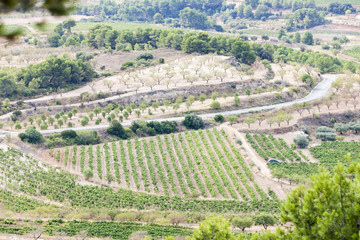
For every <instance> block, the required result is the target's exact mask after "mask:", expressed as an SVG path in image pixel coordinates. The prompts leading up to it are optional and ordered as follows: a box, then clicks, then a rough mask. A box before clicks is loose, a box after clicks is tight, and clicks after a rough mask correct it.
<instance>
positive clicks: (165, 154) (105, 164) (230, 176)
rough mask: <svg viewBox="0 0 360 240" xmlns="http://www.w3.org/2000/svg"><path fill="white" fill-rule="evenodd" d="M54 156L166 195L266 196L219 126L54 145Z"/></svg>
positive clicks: (75, 167) (119, 182)
mask: <svg viewBox="0 0 360 240" xmlns="http://www.w3.org/2000/svg"><path fill="white" fill-rule="evenodd" d="M50 155H51V156H53V158H54V159H55V161H58V162H59V163H60V164H63V165H65V167H67V168H68V169H73V170H75V171H78V172H82V173H84V172H85V171H89V170H88V169H90V170H91V171H92V172H93V175H94V176H93V178H94V179H97V180H103V181H108V182H112V183H113V184H116V185H117V186H118V187H121V188H124V189H130V190H136V191H139V192H144V193H151V194H160V195H165V196H181V197H184V196H186V197H190V196H191V197H197V196H201V197H202V198H206V199H236V200H244V201H247V200H251V199H266V198H268V197H269V196H268V194H267V193H266V192H267V191H268V190H267V189H261V187H259V186H258V184H257V183H256V182H255V181H254V177H253V174H252V172H251V171H250V169H249V167H248V165H247V164H246V163H245V162H244V160H243V158H242V156H241V154H240V153H239V151H238V150H237V148H236V147H235V146H234V144H233V143H232V141H231V140H230V139H229V137H228V136H227V135H226V133H225V132H224V131H223V130H221V131H219V130H217V129H216V128H213V129H207V130H199V131H188V132H183V133H178V134H170V135H161V136H160V135H158V136H156V137H150V138H143V139H135V140H129V141H118V142H111V143H105V144H101V145H96V146H81V147H80V146H73V147H67V148H62V149H54V150H51V152H50Z"/></svg>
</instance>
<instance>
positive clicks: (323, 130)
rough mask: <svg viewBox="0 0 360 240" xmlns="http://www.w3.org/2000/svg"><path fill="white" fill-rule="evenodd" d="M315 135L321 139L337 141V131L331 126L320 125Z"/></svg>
mask: <svg viewBox="0 0 360 240" xmlns="http://www.w3.org/2000/svg"><path fill="white" fill-rule="evenodd" d="M315 137H316V138H317V139H320V140H321V141H335V140H336V132H335V130H334V129H332V128H329V127H318V128H317V129H316V134H315Z"/></svg>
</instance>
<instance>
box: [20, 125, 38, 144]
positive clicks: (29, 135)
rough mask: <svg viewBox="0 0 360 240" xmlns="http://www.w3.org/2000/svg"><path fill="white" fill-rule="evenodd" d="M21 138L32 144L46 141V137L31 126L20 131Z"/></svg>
mask: <svg viewBox="0 0 360 240" xmlns="http://www.w3.org/2000/svg"><path fill="white" fill-rule="evenodd" d="M19 138H20V139H21V141H23V142H28V143H31V144H38V143H42V142H43V141H44V137H43V136H42V135H41V133H40V132H39V131H37V130H36V129H35V128H34V127H30V128H28V129H26V131H25V132H24V133H20V134H19Z"/></svg>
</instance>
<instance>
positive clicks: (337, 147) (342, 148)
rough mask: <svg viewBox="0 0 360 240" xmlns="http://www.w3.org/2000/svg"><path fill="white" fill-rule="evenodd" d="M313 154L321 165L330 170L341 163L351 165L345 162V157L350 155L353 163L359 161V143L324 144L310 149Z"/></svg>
mask: <svg viewBox="0 0 360 240" xmlns="http://www.w3.org/2000/svg"><path fill="white" fill-rule="evenodd" d="M310 152H311V154H312V155H313V156H314V157H315V158H317V159H319V163H320V165H322V166H324V167H327V168H329V169H330V170H331V169H332V168H333V167H334V166H335V165H336V164H337V163H338V162H341V163H343V164H345V165H347V164H349V162H348V161H346V160H345V158H344V157H345V155H347V154H349V156H350V158H351V160H352V161H357V160H358V159H359V156H360V155H359V154H360V143H359V142H322V143H321V145H319V146H316V147H312V148H310Z"/></svg>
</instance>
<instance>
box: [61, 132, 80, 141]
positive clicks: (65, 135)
mask: <svg viewBox="0 0 360 240" xmlns="http://www.w3.org/2000/svg"><path fill="white" fill-rule="evenodd" d="M61 137H62V138H63V139H74V138H76V137H77V133H76V132H75V131H74V130H65V131H62V132H61Z"/></svg>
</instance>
